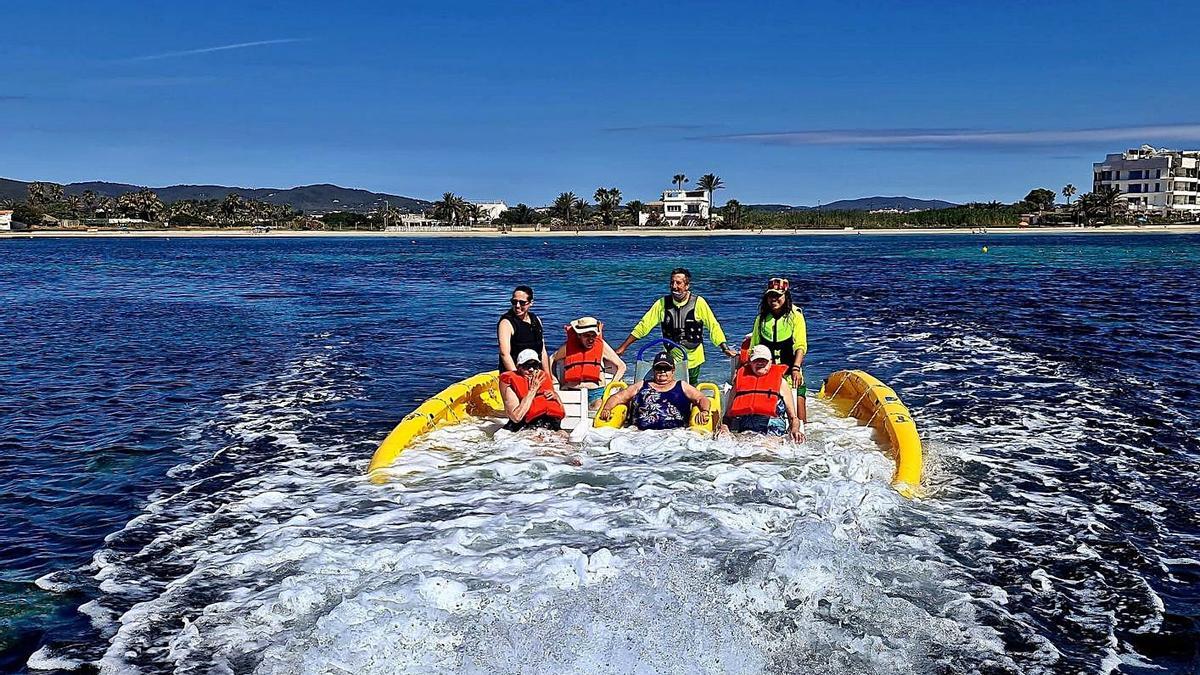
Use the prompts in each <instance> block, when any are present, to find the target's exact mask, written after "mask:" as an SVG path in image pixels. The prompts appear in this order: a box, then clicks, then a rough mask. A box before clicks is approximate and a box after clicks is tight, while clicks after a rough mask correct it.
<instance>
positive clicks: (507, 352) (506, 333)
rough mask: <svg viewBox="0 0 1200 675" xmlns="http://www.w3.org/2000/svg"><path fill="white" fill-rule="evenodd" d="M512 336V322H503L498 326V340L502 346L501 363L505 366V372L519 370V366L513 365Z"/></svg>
mask: <svg viewBox="0 0 1200 675" xmlns="http://www.w3.org/2000/svg"><path fill="white" fill-rule="evenodd" d="M512 335H513V326H512V322H511V321H501V322H500V323H498V324H496V340H497V342H498V343H499V345H500V363H502V364H503V365H504V369H505V370H516V369H517V364H515V363H513V356H514V354H513V353H512Z"/></svg>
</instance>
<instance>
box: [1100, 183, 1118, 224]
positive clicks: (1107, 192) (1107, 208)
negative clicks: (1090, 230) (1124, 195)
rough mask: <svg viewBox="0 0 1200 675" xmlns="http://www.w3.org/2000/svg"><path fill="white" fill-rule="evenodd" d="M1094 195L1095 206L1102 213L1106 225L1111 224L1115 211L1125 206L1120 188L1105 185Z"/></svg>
mask: <svg viewBox="0 0 1200 675" xmlns="http://www.w3.org/2000/svg"><path fill="white" fill-rule="evenodd" d="M1094 194H1095V195H1096V206H1097V207H1099V209H1100V210H1101V211H1102V212H1104V221H1105V222H1106V223H1111V222H1112V221H1113V218H1114V217H1115V216H1116V213H1117V211H1120V210H1121V209H1123V208H1124V207H1125V206H1126V202H1125V200H1123V199H1121V188H1119V187H1117V186H1115V185H1105V186H1104V187H1102V188H1100V190H1099V191H1097V192H1095V193H1094Z"/></svg>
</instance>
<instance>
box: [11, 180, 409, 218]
mask: <svg viewBox="0 0 1200 675" xmlns="http://www.w3.org/2000/svg"><path fill="white" fill-rule="evenodd" d="M27 185H28V183H27V182H25V181H19V180H10V179H7V178H0V199H18V200H20V199H24V198H25V195H26V186H27ZM140 189H142V187H141V186H140V185H128V184H125V183H106V182H102V181H93V182H86V183H69V184H67V185H64V186H63V190H64V191H65V192H66V193H67V194H70V195H77V194H82V193H83V192H84V191H85V190H91V191H92V192H95V193H96V194H100V195H104V196H106V197H119V196H121V195H123V194H125V193H127V192H136V191H137V190H140ZM150 189H151V190H153V191H154V192H155V193H156V194H157V195H158V197H159V199H161V200H163V201H164V202H166V203H168V204H170V203H172V202H177V201H180V200H183V199H224V198H225V197H226V196H227V195H229V194H230V193H231V192H236V193H238V194H239V195H241V196H243V197H246V198H249V199H257V200H259V201H264V202H268V203H271V204H283V205H286V206H290V207H292V208H294V209H299V210H300V211H304V212H305V213H328V212H330V211H353V212H359V213H364V212H367V211H372V210H374V209H376V208H377V207H380V206H383V202H384V201H385V200H386V201H387V202H388V203H389V204H390V205H391V206H392V207H393V208H397V209H400V210H402V211H409V212H417V211H423V210H425V209H427V208H429V207H430V206H432V203H431V202H427V201H425V200H423V199H415V198H413V197H402V196H400V195H393V194H387V193H384V192H371V191H369V190H358V189H354V188H344V187H338V186H337V185H328V184H320V185H301V186H299V187H294V188H241V187H226V186H224V185H169V186H167V187H156V188H150Z"/></svg>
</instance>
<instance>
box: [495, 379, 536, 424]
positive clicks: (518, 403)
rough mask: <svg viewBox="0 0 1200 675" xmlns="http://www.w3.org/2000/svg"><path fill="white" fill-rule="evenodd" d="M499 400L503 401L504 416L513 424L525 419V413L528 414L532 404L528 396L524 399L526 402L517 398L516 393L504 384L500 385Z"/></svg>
mask: <svg viewBox="0 0 1200 675" xmlns="http://www.w3.org/2000/svg"><path fill="white" fill-rule="evenodd" d="M500 398H501V399H503V401H504V414H505V415H507V416H508V419H510V420H512V421H513V422H520V421H521V420H523V419H525V413H527V412H529V406H530V405H531V404H532V403H533V399H532V398H530V397H528V396H526V397H525V398H526V399H527V400H522V399H520V398H518V397H517V392H515V391H513V388H512V387H510V386H508V384H506V383H504V382H501V383H500Z"/></svg>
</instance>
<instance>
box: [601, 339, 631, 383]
mask: <svg viewBox="0 0 1200 675" xmlns="http://www.w3.org/2000/svg"><path fill="white" fill-rule="evenodd" d="M604 360H605V361H608V362H609V363H611V364H613V367H614V368H615V369H614V370H613V379H614V380H620V379H622V378H624V377H625V370H626V369H627V367H626V365H625V361H624V359H622V358H621V357H620V356H618V355H617V352H616V350H614V349H613V348H612V347H610V346H609V345H608V343H607V342H605V343H604Z"/></svg>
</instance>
